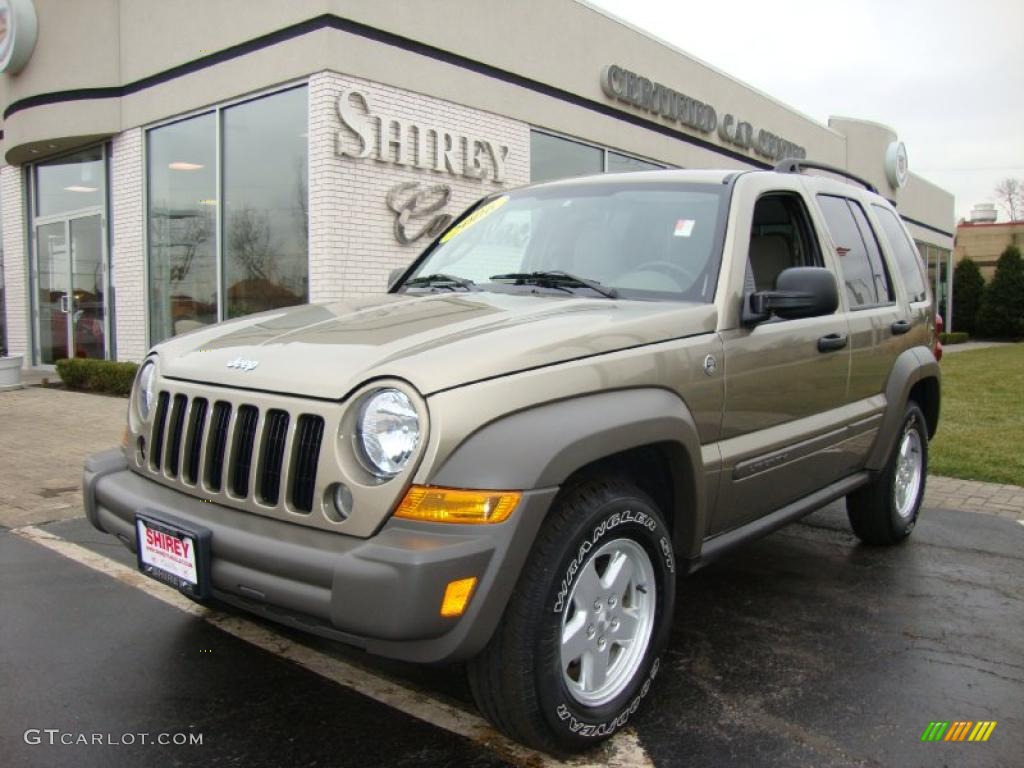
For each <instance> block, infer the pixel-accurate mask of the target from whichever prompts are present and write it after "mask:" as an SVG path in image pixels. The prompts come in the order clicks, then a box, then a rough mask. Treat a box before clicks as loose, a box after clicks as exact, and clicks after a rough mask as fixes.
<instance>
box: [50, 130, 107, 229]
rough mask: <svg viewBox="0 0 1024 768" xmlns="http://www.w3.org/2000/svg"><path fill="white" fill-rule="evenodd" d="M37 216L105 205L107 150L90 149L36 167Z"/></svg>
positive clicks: (99, 148)
mask: <svg viewBox="0 0 1024 768" xmlns="http://www.w3.org/2000/svg"><path fill="white" fill-rule="evenodd" d="M35 168H36V216H37V217H40V218H41V217H44V216H52V215H54V214H59V213H68V212H70V211H78V210H81V209H82V208H93V207H97V206H101V205H103V196H104V191H103V182H104V168H103V148H102V147H90V148H89V149H84V150H82V151H80V152H75V153H74V154H70V155H64V156H63V157H60V158H57V159H55V160H45V161H43V162H41V163H38V164H37V165H36V167H35Z"/></svg>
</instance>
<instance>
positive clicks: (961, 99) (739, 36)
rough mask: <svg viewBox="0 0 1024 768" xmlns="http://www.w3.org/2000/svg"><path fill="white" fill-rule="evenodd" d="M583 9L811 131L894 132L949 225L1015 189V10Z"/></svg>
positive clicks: (1021, 22) (1020, 5)
mask: <svg viewBox="0 0 1024 768" xmlns="http://www.w3.org/2000/svg"><path fill="white" fill-rule="evenodd" d="M588 2H590V3H591V4H592V5H595V6H598V7H600V8H603V9H605V10H606V11H608V12H610V13H612V14H614V15H616V16H618V17H620V18H622V19H624V20H625V21H628V22H629V23H631V24H633V25H634V26H637V27H640V28H641V29H643V30H646V31H648V32H650V33H652V34H654V35H656V36H657V37H659V38H661V39H662V40H665V41H666V42H668V43H671V44H672V45H674V46H676V47H677V48H681V49H682V50H684V51H686V52H687V53H689V54H691V55H693V56H696V57H697V58H698V59H702V60H703V61H705V62H707V63H708V64H711V65H712V66H714V67H716V68H717V69H720V70H722V71H723V72H725V73H727V74H729V75H731V76H732V77H734V78H736V79H738V80H742V81H743V82H745V83H747V84H749V85H752V86H754V87H755V88H757V89H759V90H761V91H764V92H765V93H767V94H768V95H769V96H772V97H774V98H776V99H778V100H779V101H781V102H783V103H784V104H786V105H788V106H790V107H792V108H794V109H796V110H798V111H800V112H803V113H804V114H806V115H808V116H810V117H812V118H814V119H815V120H818V121H820V122H822V123H827V122H828V118H829V115H841V116H844V117H854V118H861V119H866V120H874V121H876V122H880V123H884V124H886V125H888V126H891V127H892V128H894V129H895V130H896V133H897V134H898V135H899V137H900V139H901V140H902V141H903V142H904V143H905V144H906V146H907V155H908V157H909V160H910V169H911V171H912V172H914V173H916V174H918V175H920V176H923V177H924V178H926V179H928V180H929V181H932V182H934V183H936V184H938V185H939V186H941V187H943V188H944V189H947V190H949V191H950V192H952V193H953V194H954V195H955V196H956V214H957V217H961V216H966V215H967V214H968V213H969V211H970V209H971V207H972V206H973V205H974V204H975V203H984V202H995V196H994V193H993V188H994V187H995V185H996V183H997V182H998V181H1000V180H1001V179H1004V178H1006V177H1008V176H1012V177H1014V178H1017V179H1020V180H1022V181H1024V0H974V2H969V1H968V0H960V1H959V2H951V1H950V0H846V1H845V2H830V1H829V0H771V2H765V1H764V0H710V1H709V0H704V1H703V2H689V1H688V0H679V1H678V2H675V1H673V0H661V1H660V2H659V0H588ZM609 53H610V54H611V53H612V52H609ZM612 58H614V56H613V57H612ZM634 63H635V64H637V65H639V63H637V62H634ZM623 64H627V62H623ZM667 85H672V86H673V87H675V88H678V89H679V90H682V91H683V92H684V93H686V92H687V91H686V87H685V83H679V84H677V83H672V84H667ZM1000 218H1001V219H1005V218H1006V215H1005V212H1003V211H1000Z"/></svg>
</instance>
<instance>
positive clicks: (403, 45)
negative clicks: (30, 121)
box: [4, 14, 771, 169]
mask: <svg viewBox="0 0 1024 768" xmlns="http://www.w3.org/2000/svg"><path fill="white" fill-rule="evenodd" d="M320 29H336V30H339V31H342V32H347V33H349V34H353V35H358V36H359V37H363V38H366V39H368V40H373V41H375V42H379V43H382V44H384V45H389V46H392V47H394V48H400V49H401V50H404V51H408V52H410V53H415V54H418V55H420V56H426V57H428V58H431V59H435V60H437V61H442V62H444V63H446V64H451V65H453V66H456V67H459V68H461V69H466V70H469V71H471V72H475V73H477V74H480V75H484V76H485V77H490V78H492V79H495V80H501V81H502V82H505V83H509V84H510V85H515V86H518V87H520V88H525V89H527V90H531V91H534V92H535V93H540V94H542V95H544V96H549V97H551V98H554V99H558V100H560V101H564V102H567V103H569V104H573V105H574V106H578V107H581V108H583V109H587V110H589V111H591V112H596V113H598V114H601V115H604V116H606V117H611V118H613V119H615V120H620V121H622V122H625V123H630V124H631V125H635V126H638V127H640V128H645V129H647V130H650V131H655V132H657V133H661V134H664V135H665V136H670V137H671V138H674V139H677V140H679V141H684V142H686V143H688V144H693V145H695V146H698V147H700V148H702V149H706V150H708V151H710V152H715V153H716V154H719V155H724V156H725V157H730V158H732V159H734V160H738V161H740V162H742V163H746V164H747V165H750V166H753V167H755V168H763V169H770V168H771V165H770V164H769V163H764V162H761V161H760V160H755V159H753V158H751V157H748V156H747V155H744V154H742V153H740V152H735V151H733V150H730V149H725V148H724V147H719V146H718V145H716V144H713V143H712V142H710V141H706V140H705V139H701V138H698V137H696V136H690V135H689V134H686V133H683V132H682V131H678V130H676V129H674V128H671V127H669V126H667V125H663V124H661V123H657V122H654V121H652V120H648V119H647V118H644V117H641V116H639V115H633V114H630V113H628V112H623V111H622V110H620V109H616V108H615V107H612V106H609V105H607V104H602V103H600V102H596V101H593V100H591V99H587V98H584V97H582V96H578V95H577V94H574V93H570V92H569V91H565V90H563V89H561V88H556V87H554V86H552V85H547V84H546V83H541V82H539V81H537V80H533V79H531V78H528V77H524V76H522V75H517V74H515V73H514V72H509V71H508V70H504V69H500V68H499V67H495V66H492V65H490V64H485V63H483V62H481V61H476V60H474V59H470V58H467V57H465V56H461V55H459V54H457V53H452V52H451V51H445V50H442V49H440V48H437V47H435V46H432V45H428V44H426V43H421V42H419V41H417V40H412V39H410V38H407V37H402V36H401V35H396V34H394V33H392V32H387V31H385V30H382V29H378V28H376V27H371V26H368V25H366V24H361V23H359V22H357V21H352V20H351V19H343V18H341V17H340V16H335V15H333V14H324V15H322V16H316V17H314V18H312V19H308V20H306V21H302V22H299V23H298V24H293V25H292V26H290V27H285V28H284V29H279V30H277V31H275V32H270V33H268V34H266V35H261V36H260V37H256V38H253V39H252V40H247V41H246V42H244V43H238V44H237V45H233V46H230V47H229V48H225V49H224V50H222V51H217V52H216V53H211V54H209V55H208V56H203V57H201V58H198V59H195V60H193V61H190V62H187V63H185V64H180V65H178V66H176V67H171V68H170V69H166V70H164V71H163V72H158V73H156V74H153V75H149V76H147V77H144V78H141V79H139V80H135V81H134V82H131V83H126V84H125V85H120V86H105V87H99V88H77V89H74V90H67V91H54V92H51V93H40V94H37V95H35V96H28V97H26V98H24V99H19V100H18V101H15V102H12V103H11V104H9V105H8V106H7V108H6V109H5V110H4V119H7V118H9V117H10V116H11V115H15V114H17V113H18V112H21V111H23V110H26V109H31V108H33V107H39V106H43V105H46V104H60V103H64V102H70V101H85V100H91V99H112V98H119V97H121V96H128V95H130V94H133V93H138V92H139V91H143V90H146V89H147V88H152V87H154V86H157V85H160V84H162V83H166V82H168V81H170V80H175V79H177V78H179V77H184V76H186V75H190V74H193V73H195V72H199V71H202V70H204V69H206V68H208V67H212V66H216V65H217V64H221V63H223V62H226V61H230V60H232V59H236V58H238V57H240V56H245V55H246V54H249V53H253V52H254V51H259V50H262V49H264V48H269V47H271V46H274V45H277V44H278V43H283V42H285V41H288V40H292V39H294V38H297V37H302V36H303V35H307V34H309V33H310V32H315V31H317V30H320Z"/></svg>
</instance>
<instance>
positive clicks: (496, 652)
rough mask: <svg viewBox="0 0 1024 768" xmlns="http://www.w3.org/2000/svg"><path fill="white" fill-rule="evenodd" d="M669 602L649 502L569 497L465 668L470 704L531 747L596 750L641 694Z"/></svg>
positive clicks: (665, 539) (635, 492)
mask: <svg viewBox="0 0 1024 768" xmlns="http://www.w3.org/2000/svg"><path fill="white" fill-rule="evenodd" d="M674 603H675V560H674V556H673V552H672V538H671V535H670V533H669V530H668V527H667V526H666V525H665V522H664V520H663V519H662V515H661V513H660V512H659V511H658V509H657V508H656V507H655V505H654V503H653V502H652V501H651V500H650V498H648V497H647V496H646V495H645V494H644V493H643V492H642V491H640V490H639V489H637V488H636V487H634V486H633V485H631V484H629V483H627V482H624V481H619V480H609V481H595V482H591V483H587V484H585V485H580V486H577V487H576V488H574V489H572V490H569V491H567V492H566V493H565V495H564V496H563V497H562V498H561V500H560V501H559V502H558V503H557V505H556V507H555V508H554V509H553V510H552V512H551V514H550V515H549V517H548V519H547V520H546V521H545V523H544V526H543V527H542V528H541V531H540V533H539V534H538V536H537V541H536V542H535V544H534V548H533V552H532V553H531V555H530V557H529V558H528V560H527V563H526V565H525V566H524V568H523V571H522V573H521V574H520V577H519V581H518V583H517V585H516V590H515V592H514V594H513V597H512V599H511V600H510V601H509V605H508V607H507V608H506V611H505V615H504V617H503V618H502V621H501V623H500V625H499V626H498V629H497V630H496V631H495V634H494V637H493V638H492V639H491V641H490V643H489V644H488V645H487V647H486V648H485V649H484V650H483V651H482V652H481V653H480V655H479V656H477V657H476V658H475V659H473V660H472V661H471V662H470V663H469V667H468V671H469V682H470V687H471V689H472V691H473V696H474V698H475V699H476V702H477V705H478V706H479V707H480V710H481V711H482V712H483V713H484V715H485V716H487V718H488V719H490V720H491V722H493V723H494V724H495V725H496V726H497V727H498V728H499V729H501V730H502V731H504V732H505V733H506V734H508V735H509V736H511V737H512V738H514V739H517V740H518V741H521V742H523V743H524V744H527V745H529V746H532V747H535V748H537V749H542V750H545V751H548V752H553V753H563V754H564V753H570V752H579V751H582V750H584V749H587V748H589V747H591V746H594V745H596V744H598V743H599V742H601V741H603V740H604V739H606V738H608V737H609V736H611V735H612V734H613V733H615V732H616V731H617V730H619V729H620V728H622V727H623V726H624V725H625V724H626V723H627V722H628V721H629V720H630V719H631V718H632V717H633V715H634V714H635V712H636V710H637V707H638V706H639V705H640V703H641V702H642V701H643V699H644V698H645V697H646V696H647V695H648V692H649V689H650V686H651V683H652V681H653V680H654V678H655V676H656V675H657V673H658V667H659V663H660V655H661V652H662V651H663V650H664V648H665V645H666V643H667V642H668V636H669V632H670V630H671V624H672V609H673V606H674Z"/></svg>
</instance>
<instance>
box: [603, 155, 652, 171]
mask: <svg viewBox="0 0 1024 768" xmlns="http://www.w3.org/2000/svg"><path fill="white" fill-rule="evenodd" d="M661 168H664V166H662V165H658V164H657V163H649V162H647V161H646V160H641V159H640V158H638V157H630V156H629V155H622V154H619V153H618V152H611V151H609V152H608V173H624V172H626V171H656V170H659V169H661Z"/></svg>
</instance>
